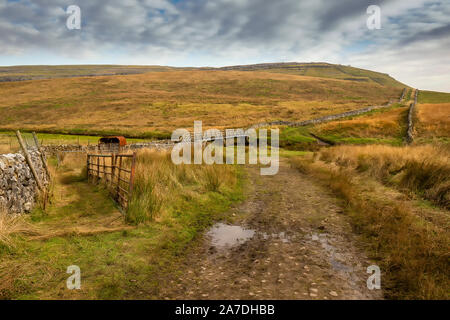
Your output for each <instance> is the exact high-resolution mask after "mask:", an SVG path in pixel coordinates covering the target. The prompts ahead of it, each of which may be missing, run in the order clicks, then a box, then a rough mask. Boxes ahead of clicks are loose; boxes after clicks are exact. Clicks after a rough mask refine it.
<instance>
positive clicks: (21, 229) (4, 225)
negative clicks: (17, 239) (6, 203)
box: [0, 209, 33, 247]
mask: <svg viewBox="0 0 450 320" xmlns="http://www.w3.org/2000/svg"><path fill="white" fill-rule="evenodd" d="M31 233H33V232H32V226H31V225H30V224H29V223H27V222H26V221H25V219H24V217H22V216H18V215H11V214H7V213H6V212H5V210H3V209H0V246H6V247H13V246H14V241H13V239H12V238H11V236H12V235H13V234H31Z"/></svg>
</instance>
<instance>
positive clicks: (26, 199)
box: [0, 150, 49, 213]
mask: <svg viewBox="0 0 450 320" xmlns="http://www.w3.org/2000/svg"><path fill="white" fill-rule="evenodd" d="M29 153H30V157H31V161H32V162H33V165H34V168H35V170H36V172H37V174H38V176H39V177H40V180H41V182H42V184H43V185H44V186H48V183H49V181H48V177H47V173H46V171H45V168H44V166H43V163H42V160H41V155H40V153H39V151H37V150H29ZM37 193H38V188H37V184H36V181H35V179H34V177H33V174H32V172H31V169H30V167H29V166H28V164H27V162H26V160H25V157H24V156H23V155H22V154H20V153H15V154H3V155H0V207H1V208H2V209H5V210H6V212H7V213H25V212H30V211H31V209H32V208H33V206H34V204H35V202H36V196H37Z"/></svg>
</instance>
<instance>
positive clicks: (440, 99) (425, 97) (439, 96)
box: [417, 91, 450, 103]
mask: <svg viewBox="0 0 450 320" xmlns="http://www.w3.org/2000/svg"><path fill="white" fill-rule="evenodd" d="M417 100H418V102H419V103H449V102H450V93H447V92H436V91H419V96H418V97H417Z"/></svg>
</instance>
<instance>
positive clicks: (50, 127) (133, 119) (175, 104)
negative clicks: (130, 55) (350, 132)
mask: <svg viewBox="0 0 450 320" xmlns="http://www.w3.org/2000/svg"><path fill="white" fill-rule="evenodd" d="M400 93H401V88H398V87H388V86H381V85H378V84H373V83H362V82H354V81H345V80H334V79H325V78H312V77H304V76H296V75H289V74H276V73H267V72H244V71H241V72H238V71H174V72H153V73H147V74H141V75H128V76H106V77H90V78H72V79H54V80H35V81H21V82H5V83H0V128H2V129H3V130H8V129H17V128H21V129H28V130H35V131H37V132H47V133H74V134H80V133H82V134H91V135H96V134H106V133H116V134H123V135H126V136H130V137H143V138H144V137H145V138H150V137H161V136H165V137H167V136H169V134H170V132H171V131H172V130H173V129H175V128H191V127H192V126H193V122H194V120H202V121H203V124H204V126H205V127H216V128H222V127H246V126H248V125H251V124H254V123H257V122H261V121H271V120H305V119H309V118H312V117H318V116H321V115H327V114H333V113H339V112H344V111H348V110H352V109H358V108H362V107H364V106H368V105H381V104H386V103H387V102H389V101H390V100H393V99H398V97H399V96H400Z"/></svg>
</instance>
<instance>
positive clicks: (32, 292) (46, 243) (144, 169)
mask: <svg viewBox="0 0 450 320" xmlns="http://www.w3.org/2000/svg"><path fill="white" fill-rule="evenodd" d="M168 159H169V158H168V156H167V154H157V153H153V152H142V153H140V154H139V156H138V165H137V177H136V194H135V197H134V198H133V201H132V204H131V206H132V209H131V210H130V212H129V214H128V216H127V220H128V221H129V222H130V223H131V225H130V224H126V223H125V221H124V219H123V217H121V216H120V214H119V213H118V212H117V209H116V208H115V207H114V206H113V205H112V204H111V200H110V199H109V198H108V196H107V194H106V191H105V190H103V189H102V188H101V187H97V186H93V185H89V184H87V183H86V182H85V181H83V180H81V179H79V178H77V179H75V178H74V177H75V176H77V177H80V172H81V171H80V170H81V169H80V168H78V170H74V169H73V168H72V170H71V169H70V168H65V167H64V165H61V166H60V169H59V170H62V172H60V173H59V175H62V176H63V177H62V178H63V179H59V180H58V182H57V186H56V190H55V197H54V201H53V203H52V204H51V206H50V207H49V209H48V210H47V211H46V212H44V213H41V214H38V213H34V214H33V215H31V217H28V218H27V222H29V223H31V224H32V225H33V227H35V228H37V230H38V232H39V233H46V232H49V229H51V230H54V229H55V228H57V227H58V226H60V227H64V228H67V231H66V232H65V233H64V235H55V236H52V237H47V238H45V240H33V237H29V236H28V235H27V234H26V233H20V232H19V233H14V234H12V235H9V238H10V239H11V240H10V241H12V243H13V244H14V246H8V247H6V246H3V247H0V279H2V281H1V283H0V297H1V298H7V299H128V298H137V299H155V298H163V297H161V296H160V295H159V288H160V287H161V286H162V285H163V284H164V281H165V279H166V278H167V275H168V274H173V273H174V272H177V270H178V267H179V263H182V261H183V255H184V254H185V252H186V249H187V247H188V246H190V245H191V244H192V243H193V241H196V239H198V236H199V234H200V233H201V232H202V231H203V230H204V229H205V228H207V227H208V226H209V225H211V224H212V223H213V221H214V220H216V219H220V218H222V217H226V212H227V209H228V208H229V207H230V206H231V205H232V204H233V203H235V202H237V201H240V200H241V199H242V187H241V181H242V179H241V178H242V177H241V173H240V169H239V168H238V167H235V166H221V167H220V168H215V167H214V168H213V167H209V166H203V165H202V166H186V167H184V168H182V167H177V166H174V165H173V164H172V163H171V162H169V160H168ZM64 161H68V160H67V159H65V160H64ZM80 164H81V161H80ZM72 189H74V190H79V192H78V193H76V194H75V195H73V196H72V197H67V196H66V195H67V194H73V191H74V190H72ZM152 201H155V203H153V202H152ZM101 208H104V210H101ZM33 220H34V221H33ZM113 227H114V228H113ZM120 228H122V230H120V231H114V230H117V229H120ZM96 230H100V231H102V232H96ZM82 231H83V232H82ZM85 231H86V232H85ZM50 233H51V232H50ZM70 265H77V266H79V267H80V269H81V277H82V280H81V281H82V287H81V290H68V289H67V288H66V280H67V278H68V277H69V275H68V274H67V273H66V270H67V267H68V266H70Z"/></svg>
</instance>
